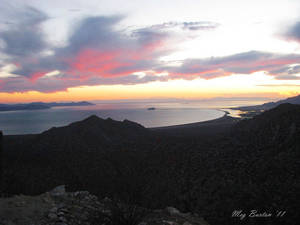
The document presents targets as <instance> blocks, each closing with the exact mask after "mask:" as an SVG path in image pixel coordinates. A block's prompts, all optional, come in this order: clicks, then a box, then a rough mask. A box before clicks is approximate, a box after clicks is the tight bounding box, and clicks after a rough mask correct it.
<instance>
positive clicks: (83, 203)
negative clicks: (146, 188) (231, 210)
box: [0, 185, 207, 225]
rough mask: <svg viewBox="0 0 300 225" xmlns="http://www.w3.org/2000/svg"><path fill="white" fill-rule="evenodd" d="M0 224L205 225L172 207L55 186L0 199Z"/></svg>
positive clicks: (201, 221) (195, 217) (200, 220)
mask: <svg viewBox="0 0 300 225" xmlns="http://www.w3.org/2000/svg"><path fill="white" fill-rule="evenodd" d="M0 224H5V225H79V224H81V225H101V224H103V225H122V224H124V225H125V224H132V225H207V223H206V222H205V221H204V220H203V219H201V218H199V217H198V216H197V215H192V214H190V213H181V212H180V211H179V210H177V209H176V208H173V207H167V208H166V209H163V210H148V209H145V208H142V207H138V206H134V205H127V204H122V203H120V202H113V201H111V200H110V199H108V198H105V199H103V200H101V201H99V200H98V199H97V197H96V196H94V195H91V194H90V193H89V192H87V191H77V192H66V191H65V187H64V186H63V185H62V186H58V187H56V188H55V189H53V190H52V191H50V192H46V193H44V194H41V195H39V196H24V195H19V196H15V197H11V198H2V199H0Z"/></svg>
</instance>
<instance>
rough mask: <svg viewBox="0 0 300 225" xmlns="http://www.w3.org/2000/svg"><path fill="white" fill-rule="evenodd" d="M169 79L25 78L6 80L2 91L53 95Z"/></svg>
mask: <svg viewBox="0 0 300 225" xmlns="http://www.w3.org/2000/svg"><path fill="white" fill-rule="evenodd" d="M168 79H169V78H168V77H160V76H155V75H153V74H146V75H145V76H143V77H141V76H137V75H128V76H124V77H112V78H103V77H90V78H87V79H85V80H79V79H72V77H70V76H68V75H58V76H53V77H42V78H40V79H38V80H36V81H35V82H31V81H30V80H28V79H27V78H25V77H16V78H6V79H5V80H3V83H2V85H3V86H2V87H1V91H2V92H8V93H14V92H27V91H32V90H35V91H40V92H44V93H51V92H57V91H66V90H67V89H68V88H71V87H78V86H95V85H116V84H124V85H135V84H144V83H148V82H153V81H162V82H164V81H167V80H168Z"/></svg>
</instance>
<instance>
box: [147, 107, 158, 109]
mask: <svg viewBox="0 0 300 225" xmlns="http://www.w3.org/2000/svg"><path fill="white" fill-rule="evenodd" d="M155 109H156V108H154V107H150V108H148V110H155Z"/></svg>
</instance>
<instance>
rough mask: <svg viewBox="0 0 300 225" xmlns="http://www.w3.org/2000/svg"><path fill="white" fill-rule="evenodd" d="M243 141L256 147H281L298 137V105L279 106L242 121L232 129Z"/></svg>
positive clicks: (299, 108)
mask: <svg viewBox="0 0 300 225" xmlns="http://www.w3.org/2000/svg"><path fill="white" fill-rule="evenodd" d="M233 132H234V133H235V134H236V136H238V137H240V138H242V139H243V141H251V142H252V143H253V144H256V145H262V146H265V145H269V144H277V145H283V144H288V142H290V141H292V140H294V139H297V137H300V105H293V104H289V103H285V104H281V105H279V106H277V107H275V108H272V109H270V110H268V111H266V112H263V113H261V114H259V115H257V116H255V117H254V118H252V119H246V120H242V121H240V122H239V123H237V124H236V126H235V127H234V129H233Z"/></svg>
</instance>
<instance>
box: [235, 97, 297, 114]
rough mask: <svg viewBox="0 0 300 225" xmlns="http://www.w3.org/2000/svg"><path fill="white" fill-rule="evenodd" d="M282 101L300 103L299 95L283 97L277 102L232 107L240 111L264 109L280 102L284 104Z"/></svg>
mask: <svg viewBox="0 0 300 225" xmlns="http://www.w3.org/2000/svg"><path fill="white" fill-rule="evenodd" d="M284 103H290V104H296V105H299V104H300V95H298V96H295V97H291V98H287V99H283V100H280V101H277V102H268V103H264V104H262V105H253V106H242V107H236V108H232V109H237V110H241V111H265V110H269V109H272V108H275V107H277V106H279V105H280V104H284Z"/></svg>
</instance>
